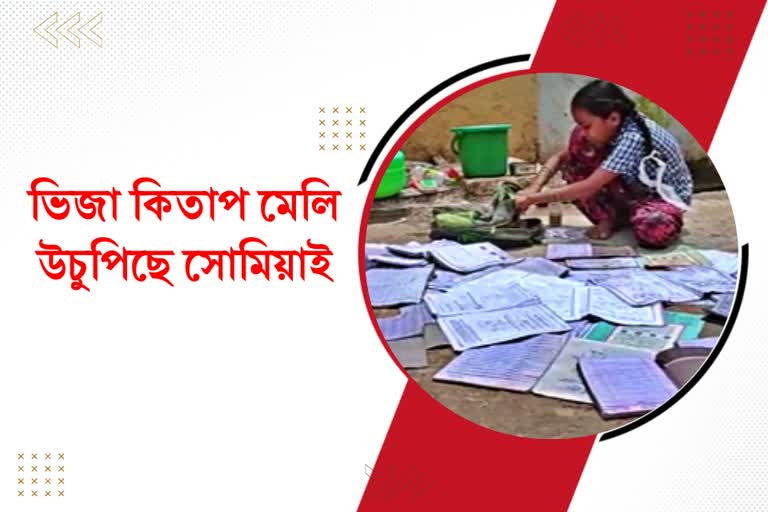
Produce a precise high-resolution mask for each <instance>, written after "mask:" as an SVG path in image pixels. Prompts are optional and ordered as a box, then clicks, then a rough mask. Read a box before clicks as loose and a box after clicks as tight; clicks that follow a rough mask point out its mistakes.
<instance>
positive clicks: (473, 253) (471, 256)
mask: <svg viewBox="0 0 768 512" xmlns="http://www.w3.org/2000/svg"><path fill="white" fill-rule="evenodd" d="M430 254H431V255H432V258H433V259H434V260H435V262H436V263H438V264H439V265H441V266H442V267H444V268H447V269H448V270H453V271H454V272H462V273H469V272H477V271H478V270H482V269H484V268H488V267H492V266H496V265H508V264H511V263H514V262H516V261H520V260H521V259H522V258H512V257H510V256H509V255H508V254H507V253H506V252H504V251H503V250H501V249H499V248H498V247H496V246H495V245H493V244H492V243H489V242H480V243H477V244H468V245H443V246H440V247H437V248H434V249H430Z"/></svg>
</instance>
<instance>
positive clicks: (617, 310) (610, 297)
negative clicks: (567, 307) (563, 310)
mask: <svg viewBox="0 0 768 512" xmlns="http://www.w3.org/2000/svg"><path fill="white" fill-rule="evenodd" d="M575 290H576V295H575V296H576V301H577V304H576V306H574V307H575V310H576V311H586V312H588V313H589V314H591V315H593V316H596V317H599V318H602V319H603V320H607V321H608V322H612V323H615V324H619V325H664V311H663V309H662V307H661V303H658V302H657V303H656V304H651V305H649V306H641V307H634V306H630V305H629V304H627V303H626V302H624V301H623V300H621V299H619V298H618V297H616V296H615V295H614V294H613V293H611V292H609V291H608V290H606V289H605V288H601V287H599V286H587V287H584V288H583V289H581V288H576V289H575Z"/></svg>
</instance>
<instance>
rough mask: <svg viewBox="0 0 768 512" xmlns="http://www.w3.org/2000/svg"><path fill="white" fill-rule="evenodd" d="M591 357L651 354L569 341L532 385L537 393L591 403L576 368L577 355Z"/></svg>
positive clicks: (647, 355) (576, 340)
mask: <svg viewBox="0 0 768 512" xmlns="http://www.w3.org/2000/svg"><path fill="white" fill-rule="evenodd" d="M584 356H592V357H616V356H619V357H642V358H651V357H652V355H651V354H649V353H648V352H646V351H644V350H637V349H634V348H629V347H622V346H620V345H608V344H606V343H599V342H595V341H584V340H579V339H571V340H569V341H568V342H567V343H566V344H565V346H564V347H563V350H561V351H560V354H558V356H557V357H556V358H555V360H554V361H553V362H552V365H551V366H550V367H549V369H547V371H546V372H544V375H543V376H542V377H541V379H539V382H537V383H536V385H535V386H534V387H533V392H534V393H535V394H537V395H541V396H547V397H550V398H559V399H561V400H570V401H572V402H581V403H585V404H591V403H592V399H591V398H590V396H589V393H588V392H587V389H586V387H585V386H584V381H583V380H582V378H581V375H579V370H578V368H577V365H578V362H579V358H581V357H584Z"/></svg>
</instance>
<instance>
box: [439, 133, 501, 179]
mask: <svg viewBox="0 0 768 512" xmlns="http://www.w3.org/2000/svg"><path fill="white" fill-rule="evenodd" d="M511 127H512V125H509V124H486V125H478V126H459V127H456V128H451V131H452V132H453V134H454V135H453V141H452V142H451V149H452V150H453V152H454V153H455V154H456V156H458V157H459V160H461V168H462V171H463V173H464V176H466V177H467V178H482V177H493V176H504V175H505V174H507V158H508V155H509V142H508V137H507V134H508V132H509V129H510V128H511Z"/></svg>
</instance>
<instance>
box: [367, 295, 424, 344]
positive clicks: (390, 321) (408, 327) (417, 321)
mask: <svg viewBox="0 0 768 512" xmlns="http://www.w3.org/2000/svg"><path fill="white" fill-rule="evenodd" d="M377 321H378V324H379V329H381V334H382V335H383V336H384V339H385V340H387V341H393V340H399V339H402V338H412V337H414V336H421V335H422V333H423V332H424V326H425V325H426V324H428V323H432V322H434V321H435V320H434V318H433V317H432V315H431V314H430V313H429V311H427V310H426V308H425V306H424V304H423V303H421V304H417V305H415V306H406V307H404V308H402V309H401V310H400V314H399V315H397V316H390V317H384V318H378V319H377Z"/></svg>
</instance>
